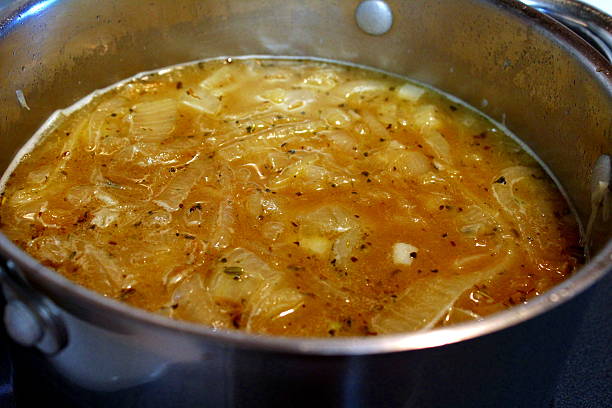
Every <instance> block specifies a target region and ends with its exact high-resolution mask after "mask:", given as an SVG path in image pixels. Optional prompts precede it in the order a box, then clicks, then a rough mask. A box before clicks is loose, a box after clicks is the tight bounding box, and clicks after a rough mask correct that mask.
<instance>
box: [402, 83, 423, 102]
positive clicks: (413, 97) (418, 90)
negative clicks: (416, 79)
mask: <svg viewBox="0 0 612 408" xmlns="http://www.w3.org/2000/svg"><path fill="white" fill-rule="evenodd" d="M424 93H425V89H424V88H422V87H420V86H416V85H413V84H410V83H405V84H404V85H402V86H400V87H399V88H397V95H398V96H399V97H400V98H402V99H405V100H407V101H410V102H416V101H418V100H419V98H420V97H421V96H422V95H423V94H424Z"/></svg>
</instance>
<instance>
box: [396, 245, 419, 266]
mask: <svg viewBox="0 0 612 408" xmlns="http://www.w3.org/2000/svg"><path fill="white" fill-rule="evenodd" d="M417 252H419V248H417V247H415V246H414V245H410V244H406V243H403V242H396V243H395V244H393V262H394V263H396V264H397V265H406V266H410V265H411V264H412V261H414V258H415V256H414V255H416V253H417ZM413 254H414V255H413Z"/></svg>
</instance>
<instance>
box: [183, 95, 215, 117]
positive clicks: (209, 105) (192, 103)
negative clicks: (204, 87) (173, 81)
mask: <svg viewBox="0 0 612 408" xmlns="http://www.w3.org/2000/svg"><path fill="white" fill-rule="evenodd" d="M180 102H181V103H182V104H183V105H185V106H188V107H190V108H192V109H195V110H197V111H198V112H204V113H207V114H209V115H216V114H217V113H219V111H220V110H221V101H220V100H219V98H218V97H217V96H215V95H212V94H211V93H209V92H205V91H200V92H197V93H196V92H191V93H190V94H188V95H187V94H185V95H183V96H182V97H181V99H180Z"/></svg>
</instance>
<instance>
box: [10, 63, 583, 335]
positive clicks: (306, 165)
mask: <svg viewBox="0 0 612 408" xmlns="http://www.w3.org/2000/svg"><path fill="white" fill-rule="evenodd" d="M40 134H41V135H42V136H41V137H40V138H39V139H35V140H32V141H31V143H30V144H29V148H28V149H27V150H25V151H24V153H23V154H22V155H21V156H20V157H19V158H18V160H17V161H16V162H15V165H14V166H12V168H11V169H10V170H9V172H7V174H5V177H4V187H3V193H2V201H1V203H2V205H1V206H0V220H1V223H2V230H3V232H4V233H5V234H6V235H7V236H8V237H10V238H11V239H12V240H13V241H14V242H15V243H16V244H17V245H19V246H20V247H21V248H23V249H24V250H25V251H26V252H28V253H29V254H30V255H32V256H33V257H34V258H36V259H37V260H39V261H40V262H41V263H42V264H43V265H46V266H48V267H50V268H53V269H55V270H56V271H58V272H59V273H61V274H63V275H64V276H65V277H67V278H68V279H70V280H72V281H74V282H76V283H78V284H80V285H83V286H85V287H87V288H90V289H92V290H94V291H96V292H98V293H100V294H102V295H104V296H107V297H110V298H113V299H117V300H119V301H122V302H125V303H128V304H130V305H133V306H135V307H138V308H143V309H146V310H148V311H151V312H154V313H159V314H162V315H165V316H168V317H171V318H175V319H181V320H187V321H192V322H197V323H201V324H205V325H208V326H211V327H213V328H217V329H239V330H245V331H248V332H254V333H262V334H271V335H284V336H319V337H324V336H360V335H377V334H385V333H395V332H406V331H413V330H424V329H428V328H432V327H436V326H445V325H449V324H453V323H458V322H462V321H466V320H472V319H481V318H482V317H483V316H486V315H489V314H491V313H494V312H497V311H500V310H503V309H505V308H508V307H510V306H513V305H516V304H521V303H525V302H528V301H529V299H531V298H533V297H534V296H537V295H539V294H541V293H542V292H544V291H546V290H547V289H549V288H550V287H552V286H554V285H556V284H557V283H559V282H561V281H562V280H563V279H565V278H566V277H567V276H568V275H569V274H571V273H572V271H573V270H574V269H575V268H576V266H577V265H578V264H579V262H580V251H579V248H578V228H577V225H576V222H575V219H574V217H573V215H572V213H571V212H570V210H569V208H568V206H567V203H566V202H565V200H564V198H563V196H562V195H561V193H560V192H559V191H558V190H557V188H556V187H555V185H554V183H553V182H552V181H551V180H550V178H549V177H548V176H547V175H546V173H545V172H544V171H543V170H542V169H541V168H540V166H539V165H538V164H537V162H536V161H535V160H534V159H533V158H532V157H531V156H530V155H529V154H528V153H527V152H526V151H525V150H523V149H522V148H521V146H520V145H519V144H518V143H517V142H515V141H514V140H513V139H512V138H511V137H510V136H509V135H508V134H507V132H505V131H504V130H503V129H502V128H500V127H499V126H497V125H496V124H494V123H492V122H491V121H490V120H488V119H487V118H485V117H484V116H482V115H480V114H479V113H477V112H475V111H474V110H472V109H471V108H469V107H467V106H465V105H464V104H461V103H459V102H458V101H456V100H454V99H450V98H448V97H446V96H444V95H442V94H440V93H437V92H434V91H433V90H431V89H428V88H425V87H423V86H421V85H418V84H415V83H412V82H408V81H406V80H405V79H401V78H396V77H391V76H388V75H385V74H382V73H379V72H373V71H370V70H365V69H362V68H357V67H353V66H344V65H339V64H332V63H326V62H320V61H310V60H281V59H235V60H232V59H226V60H213V61H207V62H200V63H197V64H191V65H185V66H180V67H175V68H172V69H167V70H163V71H160V72H157V73H149V74H143V75H140V76H138V77H136V78H135V79H131V80H128V81H126V82H123V83H121V84H119V85H117V86H115V87H112V88H110V89H108V90H107V91H105V92H102V93H100V94H98V95H96V96H94V97H93V98H92V99H88V100H85V101H84V102H83V103H81V104H80V107H79V108H78V109H74V110H73V111H71V112H70V113H68V114H61V115H60V119H59V120H57V121H55V122H54V124H53V125H52V126H51V127H49V128H48V129H46V130H45V131H44V132H41V133H40Z"/></svg>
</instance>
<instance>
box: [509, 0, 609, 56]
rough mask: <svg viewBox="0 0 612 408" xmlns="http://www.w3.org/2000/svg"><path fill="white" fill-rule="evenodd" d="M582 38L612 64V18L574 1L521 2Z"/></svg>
mask: <svg viewBox="0 0 612 408" xmlns="http://www.w3.org/2000/svg"><path fill="white" fill-rule="evenodd" d="M521 1H522V2H523V3H525V4H526V5H528V6H530V7H533V8H535V9H536V10H538V11H540V12H541V13H544V14H546V15H548V16H550V17H552V18H554V19H555V20H557V21H558V22H560V23H561V24H563V25H564V26H566V27H567V28H569V29H570V30H572V31H573V32H574V33H576V34H578V35H579V36H580V37H582V39H583V40H585V41H586V42H588V43H589V44H590V45H591V46H593V48H595V49H596V50H597V51H599V52H600V53H601V54H602V55H603V56H604V57H606V59H607V60H608V61H609V62H612V17H611V16H609V15H607V14H606V13H604V12H602V11H599V10H598V9H596V8H594V7H591V6H589V5H587V4H584V3H582V2H580V1H576V0H521Z"/></svg>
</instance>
